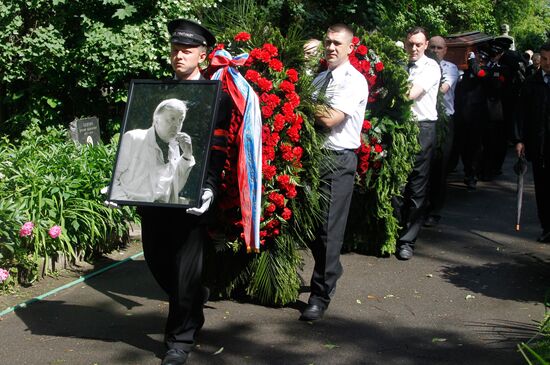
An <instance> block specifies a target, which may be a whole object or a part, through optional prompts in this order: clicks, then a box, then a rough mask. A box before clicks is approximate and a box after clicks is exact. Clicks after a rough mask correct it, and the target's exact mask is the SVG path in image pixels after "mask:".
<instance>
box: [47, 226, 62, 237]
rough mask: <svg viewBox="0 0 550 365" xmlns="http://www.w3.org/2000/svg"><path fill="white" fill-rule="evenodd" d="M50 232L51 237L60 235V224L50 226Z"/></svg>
mask: <svg viewBox="0 0 550 365" xmlns="http://www.w3.org/2000/svg"><path fill="white" fill-rule="evenodd" d="M48 234H49V235H50V237H51V238H53V239H56V238H57V237H59V235H60V234H61V227H59V226H53V227H52V228H50V230H49V231H48Z"/></svg>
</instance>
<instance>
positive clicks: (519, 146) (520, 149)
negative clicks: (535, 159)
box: [516, 142, 525, 157]
mask: <svg viewBox="0 0 550 365" xmlns="http://www.w3.org/2000/svg"><path fill="white" fill-rule="evenodd" d="M516 153H517V154H518V157H522V156H524V155H525V145H524V144H523V143H521V142H519V143H517V144H516Z"/></svg>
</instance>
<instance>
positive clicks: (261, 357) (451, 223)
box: [0, 156, 550, 365]
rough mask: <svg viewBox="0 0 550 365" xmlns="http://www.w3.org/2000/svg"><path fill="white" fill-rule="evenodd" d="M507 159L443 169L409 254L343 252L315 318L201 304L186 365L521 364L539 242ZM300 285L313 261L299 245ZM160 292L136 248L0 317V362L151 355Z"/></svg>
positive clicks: (546, 268) (162, 309) (539, 294)
mask: <svg viewBox="0 0 550 365" xmlns="http://www.w3.org/2000/svg"><path fill="white" fill-rule="evenodd" d="M511 164H512V158H511V157H510V156H509V159H508V160H507V162H506V165H505V169H504V174H503V175H502V176H499V177H498V178H497V179H496V180H494V181H492V182H486V183H479V184H478V190H477V191H475V192H468V191H466V189H465V186H464V185H463V184H462V175H461V174H460V173H453V174H451V175H450V177H449V190H448V191H449V196H448V202H447V205H446V208H445V210H444V217H443V219H442V220H441V222H440V224H439V225H438V226H436V227H434V228H425V229H423V230H422V232H421V234H420V237H419V240H418V245H417V250H416V251H415V256H414V258H413V259H412V260H410V261H406V262H403V261H399V260H397V259H396V258H395V257H388V258H379V257H373V256H363V255H358V254H353V253H352V254H345V255H343V256H342V263H343V266H344V275H343V276H342V278H341V279H340V281H339V283H338V289H337V292H336V296H335V297H334V299H333V301H332V303H331V305H330V308H329V309H328V311H327V312H326V315H325V318H323V319H322V320H321V321H318V322H314V323H308V322H301V321H298V317H299V315H300V310H301V309H302V308H303V307H304V306H305V303H306V302H307V298H308V294H309V293H308V288H307V287H306V286H305V287H304V288H303V290H302V293H301V294H300V298H299V301H298V302H296V303H293V304H291V305H289V306H286V307H284V308H270V307H265V306H260V305H255V304H251V303H239V302H236V301H229V300H221V301H210V302H208V303H207V307H206V309H205V315H206V323H205V326H204V328H203V330H202V331H201V334H200V337H199V339H198V343H197V346H196V348H195V350H194V351H193V353H192V354H191V356H190V357H189V360H188V362H187V363H188V364H189V365H205V364H209V365H210V364H220V365H221V364H227V365H233V364H238V365H241V364H242V365H244V364H266V365H272V364H293V365H294V364H304V365H309V364H314V365H321V364H406V365H426V364H434V365H435V364H524V363H525V362H524V361H523V359H522V357H521V355H520V354H519V353H518V351H517V344H518V343H519V342H522V341H527V340H528V339H529V338H530V337H531V336H532V335H533V334H534V331H535V330H536V326H537V321H540V320H541V319H542V318H543V315H544V310H545V308H544V305H543V300H544V296H545V293H546V292H547V290H548V289H549V287H550V245H549V244H540V243H537V242H536V241H535V238H536V237H537V235H538V234H539V233H540V231H539V225H538V221H537V218H536V209H535V203H534V192H533V185H532V179H531V172H529V173H528V177H527V181H526V190H525V199H524V200H525V201H524V210H523V219H522V222H523V225H522V229H521V231H519V232H516V231H515V230H514V226H515V215H516V210H515V199H516V197H515V175H514V173H513V171H512V168H511ZM304 260H305V267H304V271H303V273H302V276H303V278H304V279H305V282H308V280H309V276H310V274H311V269H312V258H311V255H310V254H309V253H307V252H304ZM166 314H167V302H166V297H165V296H164V294H163V293H162V292H161V291H160V289H159V288H158V287H157V285H156V283H155V282H154V280H153V278H152V276H151V275H150V273H149V271H148V269H147V267H146V265H145V262H144V261H143V257H138V258H136V259H135V260H130V261H127V262H125V263H123V264H121V265H118V266H117V267H115V268H113V269H111V270H108V271H106V272H104V273H102V274H101V275H97V276H95V277H93V278H91V279H89V280H86V281H84V282H81V283H78V284H77V285H74V286H71V287H70V288H68V289H64V290H61V291H59V292H57V293H56V294H55V295H52V296H49V297H47V298H45V299H44V300H41V301H38V302H36V303H33V304H30V305H28V306H27V307H26V308H18V309H16V310H15V311H13V312H12V313H9V314H6V315H4V316H2V317H0V338H1V345H0V364H32V365H35V364H76V365H80V364H82V365H88V364H89V365H92V364H98V365H104V364H140V365H148V364H159V363H160V358H161V357H162V355H163V353H164V347H163V344H162V337H163V335H162V333H163V326H164V320H165V317H166Z"/></svg>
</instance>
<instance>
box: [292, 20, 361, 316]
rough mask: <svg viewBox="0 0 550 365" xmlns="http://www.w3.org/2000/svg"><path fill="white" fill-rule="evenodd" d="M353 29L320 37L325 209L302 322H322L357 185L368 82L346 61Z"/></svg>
mask: <svg viewBox="0 0 550 365" xmlns="http://www.w3.org/2000/svg"><path fill="white" fill-rule="evenodd" d="M352 39H353V31H352V30H351V28H349V27H348V26H347V25H344V24H335V25H332V26H331V27H329V28H328V31H327V34H326V36H325V39H324V47H325V57H326V60H327V64H328V70H326V71H324V72H321V73H320V74H319V75H318V76H317V77H316V78H315V80H313V84H314V86H315V87H316V90H317V95H319V94H321V95H323V94H324V96H325V97H326V100H327V103H328V105H326V106H325V105H319V106H318V108H317V111H316V113H315V123H316V124H317V126H319V127H321V128H322V129H323V131H324V133H325V134H326V139H325V142H324V145H323V148H324V150H325V152H326V154H327V155H328V156H329V158H328V159H326V160H325V162H324V164H323V165H322V166H321V168H320V171H319V173H320V177H321V186H320V189H321V192H322V194H323V195H324V196H326V197H327V198H328V201H327V202H326V204H325V206H324V207H323V222H322V224H321V226H320V227H319V228H318V230H317V233H316V239H315V241H314V242H313V243H312V244H311V252H312V253H313V258H314V259H315V267H314V269H313V275H312V277H311V295H310V297H309V301H308V305H307V307H306V308H305V310H304V311H303V312H302V315H301V317H300V319H301V320H304V321H314V320H317V319H320V318H321V317H322V316H323V314H324V312H325V310H326V309H327V307H328V305H329V303H330V300H331V298H332V297H333V296H334V293H335V290H336V281H337V280H338V279H339V278H340V276H341V275H342V272H343V269H342V264H341V263H340V250H341V248H342V244H343V242H344V232H345V229H346V222H347V219H348V212H349V207H350V203H351V196H352V193H353V184H354V182H355V170H356V169H357V156H356V155H355V152H354V151H355V149H357V148H358V147H359V146H360V145H361V128H362V126H363V120H364V119H365V109H366V107H367V99H368V94H369V91H368V84H367V81H366V80H365V78H364V77H363V75H361V73H360V72H359V71H357V70H356V69H355V68H354V67H353V66H352V65H351V64H350V62H349V55H350V54H351V53H352V52H353V51H354V45H353V43H352Z"/></svg>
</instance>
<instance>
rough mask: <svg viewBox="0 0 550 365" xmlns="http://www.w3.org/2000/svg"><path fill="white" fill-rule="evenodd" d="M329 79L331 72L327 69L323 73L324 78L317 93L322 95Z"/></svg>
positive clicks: (330, 78) (325, 90)
mask: <svg viewBox="0 0 550 365" xmlns="http://www.w3.org/2000/svg"><path fill="white" fill-rule="evenodd" d="M330 80H332V72H331V71H328V72H327V74H326V75H325V79H324V80H323V85H321V88H320V89H319V95H324V94H325V93H326V92H327V87H328V84H329V83H330Z"/></svg>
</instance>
